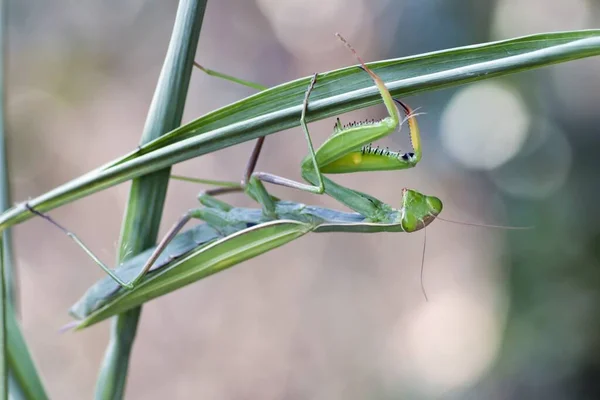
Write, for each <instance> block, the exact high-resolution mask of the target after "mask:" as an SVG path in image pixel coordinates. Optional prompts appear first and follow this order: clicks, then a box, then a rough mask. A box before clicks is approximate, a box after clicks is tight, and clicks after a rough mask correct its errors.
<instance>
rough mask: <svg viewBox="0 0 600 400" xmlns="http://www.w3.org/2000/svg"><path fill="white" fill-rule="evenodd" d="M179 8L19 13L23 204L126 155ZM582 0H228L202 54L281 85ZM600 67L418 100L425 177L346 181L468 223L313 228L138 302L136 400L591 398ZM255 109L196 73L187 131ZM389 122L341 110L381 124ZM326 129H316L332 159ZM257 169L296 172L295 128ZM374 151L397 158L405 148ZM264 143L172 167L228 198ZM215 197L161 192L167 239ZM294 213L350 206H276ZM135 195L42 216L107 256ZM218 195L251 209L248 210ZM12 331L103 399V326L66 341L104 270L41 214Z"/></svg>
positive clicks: (132, 381) (55, 7)
mask: <svg viewBox="0 0 600 400" xmlns="http://www.w3.org/2000/svg"><path fill="white" fill-rule="evenodd" d="M176 6H177V2H176V1H168V2H167V1H150V0H131V1H127V2H123V1H103V2H97V1H67V0H55V1H53V2H40V1H33V0H22V1H12V2H11V3H10V4H9V11H10V13H9V21H10V53H9V57H10V59H9V62H10V64H9V67H10V68H9V78H8V79H9V88H8V113H9V114H8V115H9V135H10V136H9V140H10V141H9V160H10V169H11V175H12V191H13V199H14V200H15V201H22V200H26V199H27V198H29V197H33V196H37V195H39V194H41V193H44V192H46V191H48V190H50V189H52V188H54V187H56V186H58V185H60V184H63V183H65V182H66V181H68V180H70V179H72V178H75V177H77V176H79V175H81V174H83V173H85V172H87V171H89V170H91V169H93V168H96V167H98V166H100V165H102V164H104V163H105V162H108V161H110V160H112V159H114V158H116V157H118V156H120V155H122V154H124V153H126V152H129V151H130V150H132V149H133V148H134V147H135V146H136V145H137V142H138V140H139V137H140V134H141V131H142V127H143V124H144V120H145V114H146V111H147V109H148V106H149V103H150V99H151V96H152V93H153V91H154V85H155V83H156V81H157V78H158V73H159V70H160V67H161V65H162V60H163V56H164V54H165V51H166V48H167V44H168V41H169V36H170V32H171V28H172V24H173V20H174V15H175V11H176ZM599 21H600V5H599V3H598V2H597V1H592V0H527V1H518V0H497V1H491V0H489V1H481V0H468V1H465V0H444V1H440V0H438V1H419V0H395V1H394V0H370V1H367V0H344V1H342V0H328V1H317V0H286V1H281V0H255V1H246V0H221V1H212V2H209V5H208V7H207V10H206V15H205V20H204V25H203V27H202V34H201V36H200V43H199V47H198V52H197V57H196V59H197V60H198V61H199V62H200V63H201V64H203V65H204V66H206V67H208V68H213V69H216V70H219V71H222V72H225V73H228V74H232V75H236V76H239V77H240V78H244V79H247V80H253V81H256V82H259V83H262V84H264V85H268V86H272V85H276V84H279V83H282V82H285V81H288V80H292V79H296V78H298V77H302V76H307V75H310V74H312V73H313V72H316V71H327V70H331V69H336V68H340V67H343V66H347V65H352V64H354V63H355V61H354V59H353V58H352V56H351V55H350V53H349V52H348V51H347V50H346V49H345V48H344V47H343V46H342V45H341V44H340V43H339V42H338V41H337V39H336V38H335V37H334V36H333V33H334V32H337V31H339V32H341V33H343V34H344V36H345V37H346V38H347V39H348V40H349V41H350V42H351V43H352V44H353V45H354V47H356V49H357V50H358V51H359V52H360V53H361V54H362V56H363V57H364V58H365V59H367V60H379V59H386V58H394V57H400V56H405V55H410V54H416V53H422V52H428V51H433V50H439V49H444V48H448V47H454V46H461V45H468V44H474V43H481V42H486V41H490V40H499V39H505V38H511V37H515V36H521V35H526V34H531V33H537V32H544V31H559V30H570V29H585V28H592V27H595V26H596V27H597V26H598V23H599ZM599 73H600V58H594V59H587V60H581V61H575V62H570V63H568V64H562V65H557V66H553V67H549V68H544V69H541V70H535V71H533V72H528V73H521V74H518V75H511V76H508V77H504V78H500V79H493V80H487V81H482V82H480V83H475V84H471V85H467V86H461V87H457V88H452V89H446V90H441V91H436V92H430V93H426V94H423V95H419V96H413V97H409V98H406V99H405V100H406V101H407V102H408V103H409V104H410V105H411V106H412V107H413V108H416V107H419V111H420V112H422V113H424V115H421V116H420V117H419V122H420V125H421V130H422V132H423V136H424V156H425V157H424V159H423V161H422V162H421V163H420V164H419V165H418V168H416V169H413V170H408V171H399V172H398V171H396V172H380V173H369V174H354V175H352V176H335V177H334V179H335V180H337V181H339V182H341V183H343V184H346V185H348V186H350V187H352V188H357V189H360V190H362V191H365V192H367V193H370V194H372V195H374V196H376V197H378V198H381V199H382V200H384V201H386V202H388V203H390V204H393V205H398V204H399V199H400V195H401V190H402V188H403V187H410V188H414V189H416V190H419V191H421V192H423V193H426V194H429V195H435V196H438V197H440V198H441V199H442V200H443V201H444V204H445V209H444V215H443V216H444V217H446V218H451V219H454V220H460V221H465V222H475V223H487V224H502V225H516V226H529V225H534V226H535V229H534V230H531V231H520V232H514V231H513V232H508V231H504V230H498V229H488V228H476V227H471V226H461V225H456V224H450V223H446V222H442V221H437V222H434V223H433V224H432V225H430V227H429V228H427V251H426V256H425V275H424V284H425V288H426V289H427V292H428V295H429V302H425V299H424V297H423V295H422V293H421V289H420V284H419V268H420V264H421V253H422V247H423V239H424V237H423V232H419V233H416V234H414V235H406V234H376V235H356V234H327V235H325V234H318V235H317V234H313V235H307V236H305V237H303V238H301V239H300V240H297V241H295V242H292V243H291V244H288V245H286V246H285V247H283V248H279V249H277V250H275V251H272V252H270V253H268V254H265V255H263V256H260V257H258V258H256V259H254V260H251V261H249V262H246V263H245V264H244V265H241V266H239V267H236V268H233V269H231V270H228V271H226V272H223V273H221V274H218V275H215V276H212V277H210V278H209V279H206V280H204V281H201V282H199V283H196V284H194V285H191V286H189V287H186V288H185V289H183V290H180V291H178V292H176V293H173V294H170V295H168V296H165V297H162V298H160V299H157V300H155V301H153V302H151V303H149V304H147V305H146V306H145V307H144V311H143V313H142V319H141V325H140V329H139V331H138V338H137V342H136V344H135V347H134V356H133V360H132V365H131V373H130V377H129V382H128V392H127V393H128V398H144V399H163V398H167V396H168V397H170V398H181V399H189V398H202V399H244V398H247V399H282V398H286V399H328V400H330V399H366V398H369V399H396V398H408V399H433V398H445V399H482V398H486V399H522V398H531V399H541V398H543V399H567V398H568V399H588V398H589V399H592V398H599V397H600V385H599V384H598V383H597V382H600V380H599V379H600V364H599V363H600V339H599V338H600V298H599V296H600V268H599V267H600V265H599V258H600V250H599V249H600V228H599V227H600V213H599V212H598V211H597V210H596V207H597V204H598V201H597V199H598V197H597V196H600V181H599V180H598V175H597V172H596V171H598V169H599V168H600V157H598V151H597V149H598V148H599V146H600V135H599V134H598V133H599V132H598V126H600V115H599V114H598V111H597V105H598V103H599V101H600V79H598V76H599ZM251 93H252V91H251V90H250V89H247V88H244V87H240V86H236V85H234V84H232V83H229V82H225V81H220V80H217V79H216V78H211V77H208V76H205V75H203V74H202V73H201V72H199V71H196V72H194V74H193V77H192V82H191V86H190V91H189V97H188V103H187V108H186V114H185V118H184V119H185V121H186V122H187V121H190V120H192V119H195V118H197V117H199V116H201V115H203V114H204V113H206V112H209V111H211V110H213V109H215V108H217V107H221V106H224V105H226V104H229V103H231V102H234V101H236V100H239V99H241V98H243V97H245V96H248V95H250V94H251ZM384 115H385V114H384V109H383V107H382V106H378V107H373V108H369V109H364V110H361V111H360V112H355V113H352V114H351V115H343V116H341V118H342V119H343V120H345V121H351V120H355V119H363V118H378V117H383V116H384ZM332 125H333V121H332V120H327V121H320V122H318V123H314V124H311V131H312V133H313V134H314V140H315V141H316V142H317V143H321V142H322V141H323V140H324V139H325V138H326V137H327V136H328V135H329V133H330V132H331V126H332ZM266 143H267V144H266V149H265V153H264V154H265V156H264V158H262V159H261V161H260V163H259V168H260V169H261V170H264V171H271V172H276V173H279V174H282V175H284V176H287V177H291V178H296V179H297V178H299V165H300V161H301V159H302V158H303V156H304V155H305V154H306V152H307V150H306V144H305V142H304V139H303V135H302V133H301V130H300V129H294V130H290V131H288V132H283V133H279V134H276V135H272V136H269V138H268V140H267V142H266ZM383 144H384V145H389V146H391V147H394V148H402V149H405V150H407V146H408V141H407V139H406V138H405V137H404V135H394V137H393V138H391V139H389V141H388V142H387V143H383ZM251 147H252V143H245V144H242V145H239V146H235V147H233V148H229V149H226V150H224V151H220V152H218V153H213V154H209V155H206V156H203V157H201V158H199V159H195V160H191V161H189V162H185V163H183V164H179V165H176V166H175V167H174V172H175V173H178V174H185V175H190V176H195V177H205V178H213V179H229V180H238V179H239V178H240V177H241V174H242V170H243V168H244V165H245V163H246V158H247V156H248V154H249V152H250V150H251ZM201 189H202V188H200V187H197V186H194V185H191V184H188V183H183V182H172V183H171V184H170V188H169V195H168V200H167V206H166V209H165V213H164V218H163V221H164V222H163V229H162V232H163V233H164V232H165V231H166V229H167V228H168V227H169V226H170V225H171V224H172V222H173V221H175V219H176V218H177V217H178V216H179V215H181V214H182V213H183V212H184V211H185V210H187V209H188V208H191V207H194V206H196V204H197V203H196V194H197V193H198V192H199V191H200V190H201ZM273 191H274V193H276V194H278V195H280V196H281V197H283V198H286V199H293V200H297V201H301V202H305V203H309V204H315V205H325V206H330V207H334V208H341V206H340V205H339V204H337V203H335V201H333V200H331V199H328V198H326V197H325V196H314V195H309V194H305V193H301V192H297V191H291V190H285V189H282V188H276V189H273ZM127 193H128V185H126V184H124V185H121V186H119V187H116V188H113V189H111V190H107V191H103V192H101V193H99V194H97V195H94V196H92V197H89V198H86V199H84V200H81V201H78V202H76V203H73V204H69V205H67V206H64V207H62V208H60V209H58V210H55V211H54V212H52V215H53V216H54V217H55V218H56V219H58V220H59V221H60V222H61V223H63V224H64V225H66V226H68V227H69V228H70V229H72V230H73V231H75V232H77V233H78V234H79V235H80V236H81V237H82V238H84V239H85V241H86V242H87V244H88V245H90V246H91V247H92V248H93V249H95V250H96V251H97V254H99V255H100V256H101V257H102V258H103V259H104V260H106V261H107V262H109V263H110V262H111V261H112V260H114V259H115V257H116V247H117V240H118V236H119V231H120V224H121V218H122V215H123V211H124V204H125V200H126V196H127ZM228 200H229V201H231V202H233V203H235V204H239V205H240V206H250V205H251V203H250V202H249V201H248V200H246V199H245V198H244V197H243V196H237V197H235V196H231V197H229V198H228ZM15 244H16V251H17V265H18V268H19V270H18V272H19V275H20V282H21V287H20V296H21V307H20V308H21V313H22V317H23V327H24V331H25V334H26V337H27V339H28V342H29V344H30V345H31V347H32V351H33V353H34V356H35V358H36V359H37V361H38V364H39V367H40V369H41V372H42V374H43V377H44V378H45V382H46V385H47V387H48V389H49V391H50V393H51V395H52V396H53V398H60V399H82V398H90V397H91V396H92V395H91V394H92V393H93V388H94V383H95V379H96V375H97V371H98V368H99V364H100V362H101V359H102V355H103V352H104V349H105V346H106V343H107V340H108V328H109V323H107V322H105V323H102V324H100V325H97V326H94V327H92V328H90V329H88V330H85V331H83V332H80V333H76V334H73V333H66V334H59V333H58V329H59V328H60V327H61V326H62V325H63V324H65V323H67V322H69V317H68V315H67V309H68V308H69V307H70V305H71V304H72V303H73V302H74V301H76V300H77V299H78V298H79V296H80V295H81V294H83V292H84V291H85V290H86V289H87V288H88V287H89V286H90V285H91V284H92V283H94V282H95V281H96V280H97V279H99V278H100V277H102V276H103V274H102V272H101V271H100V269H99V268H97V267H96V266H95V265H94V264H93V263H92V262H91V261H90V260H89V259H87V257H86V256H85V255H84V254H83V253H82V252H81V251H80V250H79V249H78V248H77V247H75V245H74V244H73V243H72V242H71V241H69V239H68V238H66V237H65V236H63V235H61V234H60V233H59V232H58V231H57V230H55V229H54V228H52V227H51V226H49V225H48V224H47V223H45V222H44V221H41V220H40V219H34V220H31V221H29V222H27V223H25V224H23V225H19V226H18V227H17V228H16V229H15Z"/></svg>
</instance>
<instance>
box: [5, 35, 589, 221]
mask: <svg viewBox="0 0 600 400" xmlns="http://www.w3.org/2000/svg"><path fill="white" fill-rule="evenodd" d="M331 40H335V39H334V38H333V35H332V39H331ZM598 54H600V30H586V31H572V32H559V33H548V34H539V35H532V36H526V37H522V38H517V39H510V40H505V41H500V42H493V43H486V44H480V45H474V46H466V47H459V48H455V49H449V50H442V51H438V52H432V53H427V54H421V55H416V56H411V57H405V58H399V59H394V60H386V61H379V62H374V63H369V64H368V65H369V66H370V67H371V68H373V69H374V70H375V71H376V72H377V74H378V75H380V76H381V78H382V79H383V80H384V81H385V82H386V86H387V87H388V88H389V89H390V91H391V93H392V94H393V95H394V96H404V95H409V94H413V93H417V92H423V91H428V90H435V89H440V88H445V87H449V86H454V85H459V84H465V83H468V82H474V81H478V80H482V79H488V78H493V77H497V76H500V75H506V74H510V73H515V72H520V71H525V70H530V69H533V68H539V67H542V66H546V65H550V64H555V63H559V62H565V61H569V60H575V59H579V58H584V57H590V56H595V55H598ZM349 58H350V57H349ZM309 80H310V77H306V78H302V79H298V80H295V81H292V82H288V83H285V84H282V85H279V86H277V87H274V88H271V89H268V90H265V91H263V92H260V93H258V94H255V95H253V96H250V97H248V98H246V99H244V100H241V101H238V102H236V103H233V104H231V105H229V106H226V107H223V108H221V109H218V110H216V111H214V112H211V113H209V114H206V115H204V116H203V117H201V118H198V119H197V120H195V121H192V122H190V123H188V124H186V125H184V126H181V127H180V128H177V129H175V130H173V131H172V132H170V133H168V134H166V135H164V136H163V137H161V138H159V139H157V140H155V141H153V142H151V143H148V144H147V145H145V146H144V147H143V148H142V149H140V150H137V151H135V152H133V153H131V154H129V155H126V156H124V157H122V158H120V159H118V160H115V161H113V162H111V163H109V164H107V165H105V166H103V167H101V168H99V169H97V170H94V171H92V172H90V173H88V174H86V175H83V176H81V177H79V178H77V179H75V180H73V181H71V182H68V183H66V184H64V185H62V186H60V187H58V188H56V189H54V190H51V191H49V192H47V193H45V194H43V195H41V196H39V197H37V198H35V199H33V200H31V201H30V204H31V205H32V206H34V207H36V208H37V209H38V210H40V211H48V210H50V209H53V208H56V207H58V206H60V205H62V204H65V203H68V202H71V201H73V200H76V199H78V198H81V197H84V196H87V195H90V194H92V193H95V192H97V191H99V190H102V189H105V188H108V187H111V186H114V185H116V184H118V183H121V182H124V181H126V180H129V179H132V178H135V177H138V176H141V175H144V174H147V173H150V172H154V171H158V170H160V169H163V168H166V167H168V166H170V165H173V164H175V163H178V162H181V161H184V160H187V159H190V158H193V157H197V156H199V155H202V154H206V153H210V152H213V151H216V150H220V149H222V148H225V147H228V146H233V145H235V144H238V143H242V142H245V141H248V140H251V139H255V138H257V137H260V136H264V135H269V134H272V133H275V132H278V131H281V130H284V129H288V128H292V127H295V126H298V125H299V118H300V112H301V108H302V100H303V96H304V91H305V90H306V87H307V85H308V83H309ZM379 102H381V97H380V96H379V94H378V92H377V89H376V88H375V86H373V82H372V81H371V80H370V78H369V77H368V76H367V75H366V74H365V73H364V72H362V71H361V70H359V69H358V68H356V67H348V68H343V69H339V70H336V71H330V72H327V73H323V74H321V75H319V81H318V83H317V85H316V87H315V90H314V91H313V93H312V94H311V104H310V107H309V115H308V117H309V118H308V119H309V120H311V121H315V120H319V119H323V118H327V117H330V116H334V115H338V114H341V113H343V112H347V111H352V110H356V109H358V108H362V107H367V106H370V105H373V104H376V103H379ZM31 216H32V215H31V213H29V212H28V211H27V210H26V209H25V208H24V207H22V206H18V207H15V208H13V209H12V210H9V211H8V212H6V213H4V214H3V215H1V216H0V228H5V227H7V226H10V225H14V224H16V223H19V222H21V221H24V220H26V219H28V218H31Z"/></svg>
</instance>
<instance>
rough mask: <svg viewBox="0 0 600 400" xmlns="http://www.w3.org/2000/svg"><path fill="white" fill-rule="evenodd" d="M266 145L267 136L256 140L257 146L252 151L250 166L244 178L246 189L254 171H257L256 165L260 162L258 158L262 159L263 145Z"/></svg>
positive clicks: (243, 182) (249, 160) (243, 183)
mask: <svg viewBox="0 0 600 400" xmlns="http://www.w3.org/2000/svg"><path fill="white" fill-rule="evenodd" d="M264 143H265V136H261V137H259V138H258V139H257V140H256V144H255V145H254V148H253V149H252V154H250V158H249V159H248V164H246V171H245V172H244V177H243V178H242V186H243V187H246V185H248V182H249V181H250V178H251V177H252V174H253V173H254V170H255V169H256V163H257V162H258V157H260V153H261V151H262V147H263V144H264Z"/></svg>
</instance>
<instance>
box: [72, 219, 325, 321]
mask: <svg viewBox="0 0 600 400" xmlns="http://www.w3.org/2000/svg"><path fill="white" fill-rule="evenodd" d="M205 226H207V225H205V224H203V225H199V227H205ZM199 227H196V228H194V229H191V230H189V231H186V232H185V233H183V234H180V235H178V237H177V243H176V246H174V247H173V248H172V249H171V250H178V251H184V250H185V253H186V254H185V255H183V256H181V255H180V256H178V257H177V256H175V254H176V253H173V252H171V251H170V250H167V252H165V253H167V255H166V256H164V258H161V259H159V263H158V264H157V265H158V267H154V269H153V271H154V272H153V273H150V274H148V275H146V276H145V277H144V279H143V281H142V282H141V283H140V284H139V286H137V287H136V288H135V289H133V290H124V289H119V288H118V286H117V284H116V283H115V282H114V281H112V280H111V279H106V278H105V279H104V280H102V281H100V282H98V283H97V284H96V285H94V286H93V287H92V288H91V289H89V290H88V291H87V292H86V293H85V295H84V296H83V298H81V299H80V300H79V301H78V302H77V303H76V304H75V305H74V306H73V307H72V308H71V310H70V313H71V315H73V316H74V317H75V318H76V319H78V320H79V323H77V325H76V329H82V328H85V327H88V326H90V325H93V324H95V323H97V322H100V321H102V320H104V319H106V318H109V317H112V316H114V315H116V314H119V313H122V312H123V311H126V310H128V309H130V308H133V307H137V306H139V305H141V304H143V303H145V302H147V301H149V300H151V299H154V298H156V297H159V296H162V295H164V294H167V293H169V292H171V291H173V290H176V289H179V288H180V287H182V286H185V285H188V284H190V283H193V282H196V281H197V280H200V279H202V278H205V277H207V276H209V275H212V274H214V273H217V272H219V271H222V270H224V269H226V268H229V267H232V266H234V265H236V264H239V263H241V262H243V261H246V260H248V259H250V258H253V257H256V256H258V255H260V254H262V253H265V252H267V251H269V250H272V249H274V248H276V247H279V246H282V245H284V244H286V243H288V242H290V241H292V240H294V239H297V238H299V237H300V236H303V235H304V234H306V233H308V232H310V231H312V230H313V229H314V224H309V223H304V222H298V221H292V220H276V221H271V222H266V223H262V224H259V225H255V226H252V227H250V228H246V229H243V230H241V231H239V232H236V233H234V234H232V235H229V236H226V237H219V236H218V233H216V231H214V232H213V237H212V238H211V232H210V231H208V230H204V229H205V228H199ZM210 229H213V228H210ZM214 234H216V235H217V236H216V237H214ZM194 236H196V238H195V239H194ZM199 238H200V239H203V240H208V241H206V242H201V243H200V245H198V243H197V242H196V240H197V239H199ZM192 244H193V245H192ZM190 246H191V248H190ZM170 247H171V246H169V248H170ZM142 254H145V258H144V257H142V255H140V256H138V257H135V258H132V259H131V260H129V261H128V262H127V263H125V264H124V265H123V266H121V267H119V268H118V269H117V270H116V272H117V273H118V274H119V276H121V274H122V273H123V274H131V273H133V274H135V272H136V271H135V269H136V267H137V269H139V268H140V267H141V266H142V265H143V261H145V259H146V258H148V256H149V253H148V254H146V253H142ZM173 257H175V258H174V259H173ZM169 258H171V261H170V262H169V261H168V260H169ZM134 260H135V261H134ZM165 262H166V264H165ZM161 263H162V264H161Z"/></svg>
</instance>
